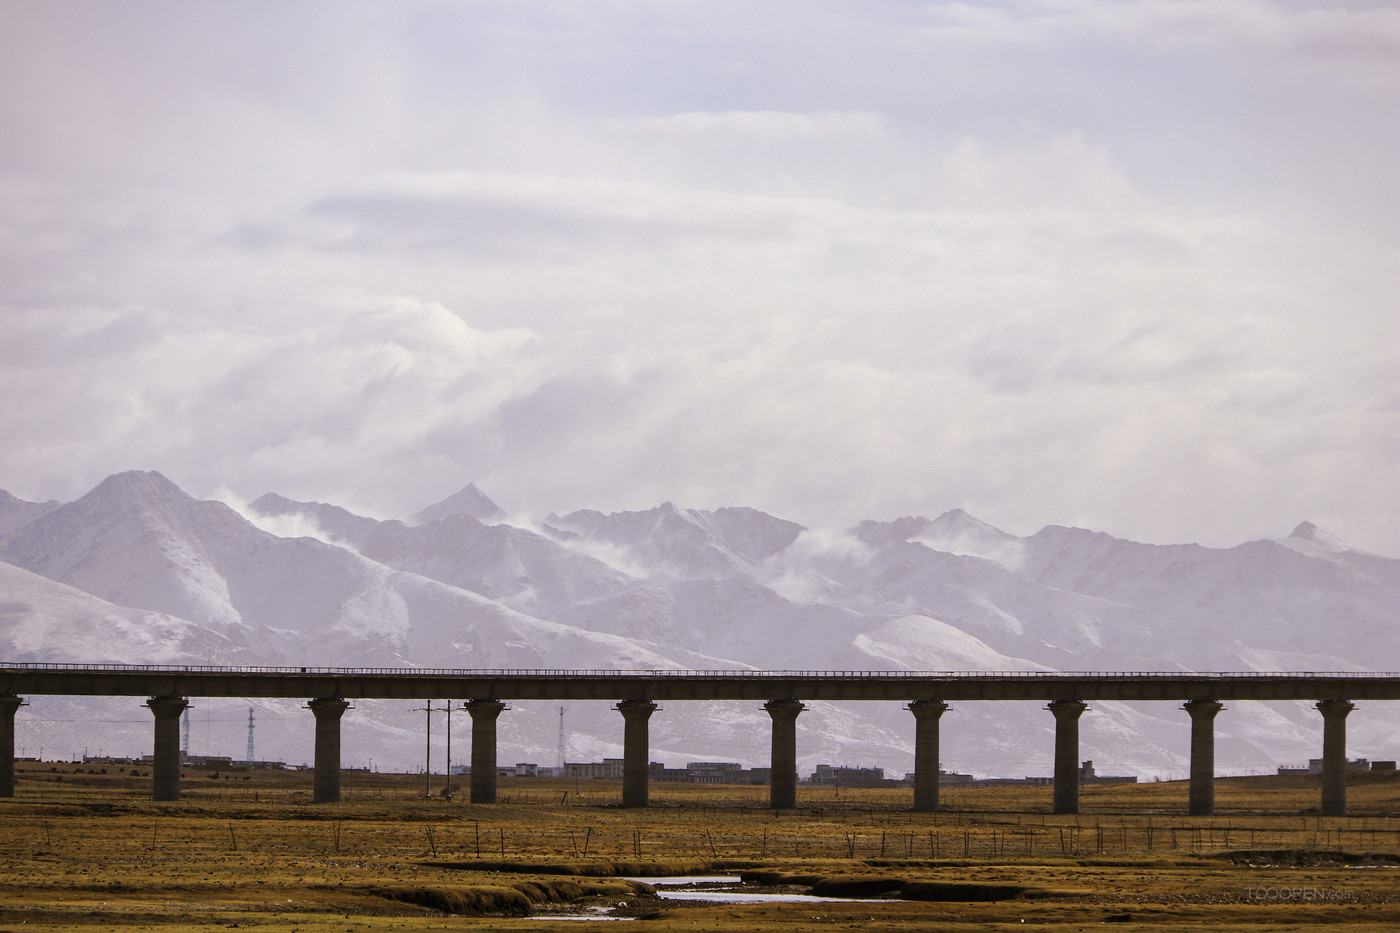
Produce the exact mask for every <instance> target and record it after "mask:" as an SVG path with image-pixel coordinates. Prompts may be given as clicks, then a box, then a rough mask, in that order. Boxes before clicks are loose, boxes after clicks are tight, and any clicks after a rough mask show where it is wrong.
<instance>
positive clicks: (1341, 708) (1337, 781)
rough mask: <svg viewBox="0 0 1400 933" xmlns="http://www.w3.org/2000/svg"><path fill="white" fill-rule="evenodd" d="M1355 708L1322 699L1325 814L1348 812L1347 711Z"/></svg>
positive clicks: (1347, 704) (1320, 702)
mask: <svg viewBox="0 0 1400 933" xmlns="http://www.w3.org/2000/svg"><path fill="white" fill-rule="evenodd" d="M1354 709H1356V705H1355V704H1354V703H1351V702H1350V701H1348V700H1342V699H1337V700H1320V701H1319V702H1318V704H1317V711H1318V712H1319V713H1321V714H1322V815H1323V816H1346V815H1347V714H1348V713H1350V712H1351V711H1352V710H1354Z"/></svg>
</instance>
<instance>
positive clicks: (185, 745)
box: [180, 707, 190, 758]
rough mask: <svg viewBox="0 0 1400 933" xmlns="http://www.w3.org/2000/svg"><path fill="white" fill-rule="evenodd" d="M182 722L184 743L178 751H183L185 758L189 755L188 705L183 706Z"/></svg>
mask: <svg viewBox="0 0 1400 933" xmlns="http://www.w3.org/2000/svg"><path fill="white" fill-rule="evenodd" d="M183 724H184V727H185V743H184V748H182V749H181V750H180V751H181V752H183V753H184V756H185V757H186V758H188V757H190V711H189V708H188V707H186V708H185V718H184V723H183Z"/></svg>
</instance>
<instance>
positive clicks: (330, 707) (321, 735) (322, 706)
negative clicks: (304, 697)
mask: <svg viewBox="0 0 1400 933" xmlns="http://www.w3.org/2000/svg"><path fill="white" fill-rule="evenodd" d="M306 708H307V709H309V710H311V712H312V714H314V715H315V717H316V750H315V753H314V757H313V758H312V759H311V760H312V762H313V763H314V764H315V771H314V772H313V777H312V779H311V802H312V803H340V717H341V716H343V715H344V714H345V711H346V710H347V709H349V708H350V704H349V703H348V702H346V701H345V700H342V699H340V698H339V697H317V698H316V699H314V700H311V701H309V702H308V703H307V704H306Z"/></svg>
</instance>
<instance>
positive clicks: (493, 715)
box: [448, 699, 509, 803]
mask: <svg viewBox="0 0 1400 933" xmlns="http://www.w3.org/2000/svg"><path fill="white" fill-rule="evenodd" d="M506 709H509V707H507V706H506V705H505V704H504V703H502V702H501V701H500V700H496V699H483V700H468V701H467V712H468V713H470V714H471V717H472V794H471V801H472V803H495V802H496V720H497V719H498V718H499V717H500V715H501V713H502V711H504V710H506ZM451 766H452V763H451V762H448V767H449V768H451Z"/></svg>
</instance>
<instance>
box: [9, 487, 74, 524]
mask: <svg viewBox="0 0 1400 933" xmlns="http://www.w3.org/2000/svg"><path fill="white" fill-rule="evenodd" d="M62 504H63V503H61V502H58V501H56V500H53V499H50V500H49V501H48V502H29V501H26V500H24V499H20V498H18V497H16V496H12V495H10V494H9V493H8V492H6V491H5V490H3V489H0V535H3V534H8V533H9V532H11V531H14V530H15V529H16V528H21V527H23V526H25V525H27V524H29V523H30V522H32V521H34V519H36V518H39V517H40V516H41V515H46V514H48V513H49V512H52V511H53V510H54V509H56V508H58V507H59V506H60V505H62Z"/></svg>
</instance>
